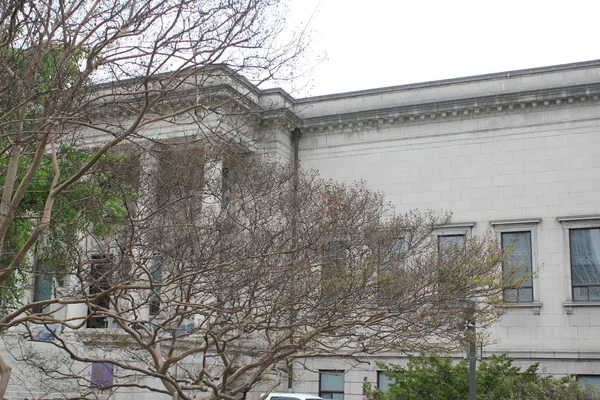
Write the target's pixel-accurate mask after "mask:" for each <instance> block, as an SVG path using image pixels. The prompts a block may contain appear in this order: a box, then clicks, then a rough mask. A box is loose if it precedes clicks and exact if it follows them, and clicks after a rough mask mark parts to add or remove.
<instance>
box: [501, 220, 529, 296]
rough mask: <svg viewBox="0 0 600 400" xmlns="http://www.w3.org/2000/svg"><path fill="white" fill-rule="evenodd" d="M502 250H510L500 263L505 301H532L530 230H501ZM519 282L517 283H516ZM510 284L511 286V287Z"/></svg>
mask: <svg viewBox="0 0 600 400" xmlns="http://www.w3.org/2000/svg"><path fill="white" fill-rule="evenodd" d="M501 239H502V250H504V251H508V250H511V253H510V255H509V256H508V257H507V258H506V259H505V260H504V262H503V263H502V268H503V270H504V276H505V279H506V282H505V283H506V285H507V286H508V288H507V289H505V291H504V301H506V302H507V303H531V302H533V277H532V271H533V269H532V251H531V232H503V233H502V237H501ZM516 284H519V285H516ZM511 286H512V287H511Z"/></svg>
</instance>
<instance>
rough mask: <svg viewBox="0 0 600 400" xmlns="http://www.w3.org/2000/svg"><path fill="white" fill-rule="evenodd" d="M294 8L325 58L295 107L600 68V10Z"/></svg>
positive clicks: (509, 5)
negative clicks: (440, 82) (457, 82)
mask: <svg viewBox="0 0 600 400" xmlns="http://www.w3.org/2000/svg"><path fill="white" fill-rule="evenodd" d="M290 1H291V5H290V11H291V13H290V18H289V19H290V23H293V24H305V23H306V22H307V21H310V22H309V24H308V28H307V30H308V31H309V33H310V35H311V41H310V51H309V53H308V60H309V61H310V59H316V58H319V57H320V58H324V60H323V61H321V62H320V63H319V64H317V65H316V67H315V68H314V69H313V70H312V72H310V73H309V74H308V75H307V76H306V77H303V78H302V79H299V80H298V81H296V84H295V85H294V87H291V86H289V85H282V86H283V87H284V89H286V90H288V91H290V92H292V94H293V95H294V96H295V97H304V96H317V95H322V94H331V93H338V92H347V91H353V90H360V89H370V88H375V87H382V86H392V85H400V84H405V83H414V82H423V81H431V80H437V79H445V78H456V77H462V76H469V75H477V74H485V73H491V72H501V71H508V70H514V69H522V68H532V67H541V66H546V65H554V64H563V63H569V62H575V61H586V60H592V59H596V58H600V29H599V27H600V23H599V21H598V17H599V15H600V13H599V11H600V1H598V0H570V1H564V0H562V1H558V0H545V1H538V0H520V1H516V0H502V1H501V0H495V1H491V0H477V1H475V0H453V1H450V0H446V1H444V0H396V1H394V0H290ZM311 15H312V19H311ZM298 88H300V89H298Z"/></svg>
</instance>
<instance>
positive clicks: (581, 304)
mask: <svg viewBox="0 0 600 400" xmlns="http://www.w3.org/2000/svg"><path fill="white" fill-rule="evenodd" d="M563 307H564V308H565V311H566V312H567V314H573V308H575V307H600V301H566V302H564V303H563Z"/></svg>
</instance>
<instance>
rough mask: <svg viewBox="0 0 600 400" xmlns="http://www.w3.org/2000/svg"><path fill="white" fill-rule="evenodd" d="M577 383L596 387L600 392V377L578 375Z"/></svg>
mask: <svg viewBox="0 0 600 400" xmlns="http://www.w3.org/2000/svg"><path fill="white" fill-rule="evenodd" d="M577 382H579V383H581V384H583V385H592V386H595V387H596V389H598V390H599V391H600V375H578V376H577Z"/></svg>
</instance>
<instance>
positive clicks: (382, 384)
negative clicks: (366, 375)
mask: <svg viewBox="0 0 600 400" xmlns="http://www.w3.org/2000/svg"><path fill="white" fill-rule="evenodd" d="M390 383H392V380H391V379H390V378H388V377H387V376H386V375H385V374H384V373H383V371H377V387H378V388H379V390H381V391H382V392H386V391H387V390H388V389H389V388H390Z"/></svg>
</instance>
